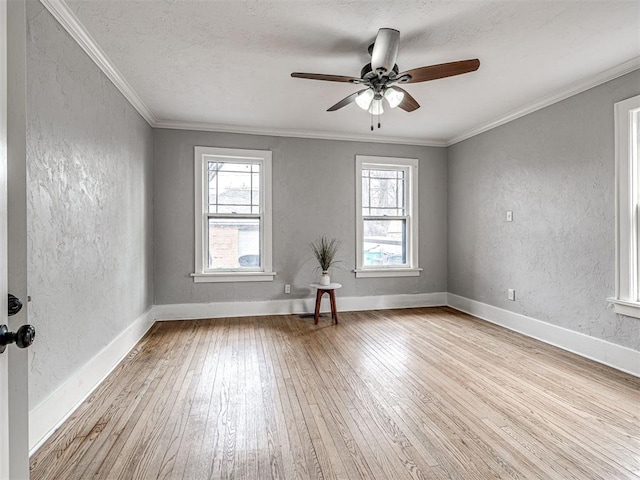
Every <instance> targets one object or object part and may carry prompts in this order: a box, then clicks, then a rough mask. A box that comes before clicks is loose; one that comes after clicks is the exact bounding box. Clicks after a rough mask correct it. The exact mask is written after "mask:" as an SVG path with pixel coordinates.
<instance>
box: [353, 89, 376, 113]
mask: <svg viewBox="0 0 640 480" xmlns="http://www.w3.org/2000/svg"><path fill="white" fill-rule="evenodd" d="M374 96H375V94H374V93H373V90H371V89H370V88H368V89H367V90H365V91H364V92H362V93H361V94H360V95H358V96H357V97H356V104H357V105H358V106H359V107H360V108H361V109H363V110H369V107H370V106H371V101H372V100H373V97H374Z"/></svg>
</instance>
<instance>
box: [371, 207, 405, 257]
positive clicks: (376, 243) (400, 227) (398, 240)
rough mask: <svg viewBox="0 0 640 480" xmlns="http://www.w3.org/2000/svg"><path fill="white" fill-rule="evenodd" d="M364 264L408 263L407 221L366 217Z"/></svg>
mask: <svg viewBox="0 0 640 480" xmlns="http://www.w3.org/2000/svg"><path fill="white" fill-rule="evenodd" d="M363 251H364V266H365V267H371V266H376V265H388V266H393V265H406V264H407V221H406V220H404V219H402V220H368V219H364V249H363Z"/></svg>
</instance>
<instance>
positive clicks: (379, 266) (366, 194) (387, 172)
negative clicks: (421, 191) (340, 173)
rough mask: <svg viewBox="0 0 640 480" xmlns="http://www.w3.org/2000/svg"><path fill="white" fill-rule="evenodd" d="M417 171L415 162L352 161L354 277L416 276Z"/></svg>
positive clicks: (372, 159)
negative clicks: (353, 187) (353, 188)
mask: <svg viewBox="0 0 640 480" xmlns="http://www.w3.org/2000/svg"><path fill="white" fill-rule="evenodd" d="M417 169H418V162H417V160H416V159H406V158H387V157H369V156H361V155H358V156H357V157H356V177H357V183H356V202H357V213H356V217H357V218H356V235H357V243H356V247H357V248H356V250H357V252H356V270H355V272H356V276H357V277H365V276H396V275H397V276H402V275H407V274H409V275H418V274H419V269H418V267H417V263H418V251H417V246H418V239H417V234H418V227H417V209H418V203H417V195H418V192H417ZM376 272H379V273H380V275H378V274H376Z"/></svg>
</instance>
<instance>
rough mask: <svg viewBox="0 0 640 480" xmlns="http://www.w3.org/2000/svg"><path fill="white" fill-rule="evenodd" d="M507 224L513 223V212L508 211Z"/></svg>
mask: <svg viewBox="0 0 640 480" xmlns="http://www.w3.org/2000/svg"><path fill="white" fill-rule="evenodd" d="M507 222H513V212H512V211H511V210H507Z"/></svg>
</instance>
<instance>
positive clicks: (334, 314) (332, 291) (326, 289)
mask: <svg viewBox="0 0 640 480" xmlns="http://www.w3.org/2000/svg"><path fill="white" fill-rule="evenodd" d="M311 286H312V287H313V288H315V289H316V290H317V292H316V312H315V321H314V323H315V324H316V325H317V324H318V319H319V318H320V302H321V301H322V296H323V295H324V294H325V293H328V294H329V300H330V301H331V318H332V319H333V320H334V321H335V322H336V323H338V310H337V309H336V290H337V289H339V288H342V285H341V284H340V283H330V284H329V285H320V284H319V283H312V284H311Z"/></svg>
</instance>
